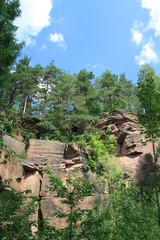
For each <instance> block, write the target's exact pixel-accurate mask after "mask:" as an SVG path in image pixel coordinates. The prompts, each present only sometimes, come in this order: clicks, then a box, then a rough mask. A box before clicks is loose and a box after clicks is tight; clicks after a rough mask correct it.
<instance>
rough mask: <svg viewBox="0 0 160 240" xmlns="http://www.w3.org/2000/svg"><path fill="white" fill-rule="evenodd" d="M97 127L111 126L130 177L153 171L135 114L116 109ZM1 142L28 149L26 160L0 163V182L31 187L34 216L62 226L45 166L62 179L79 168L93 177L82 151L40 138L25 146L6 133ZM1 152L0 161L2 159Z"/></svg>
mask: <svg viewBox="0 0 160 240" xmlns="http://www.w3.org/2000/svg"><path fill="white" fill-rule="evenodd" d="M96 127H97V128H99V129H101V130H104V131H106V130H108V129H110V132H111V134H114V135H116V137H117V160H118V162H119V164H120V166H121V168H122V170H123V171H124V173H126V176H128V175H129V176H133V177H135V178H136V179H137V180H138V181H140V182H145V181H147V177H148V176H149V175H150V174H151V173H152V172H153V170H154V168H153V162H152V146H151V144H149V143H148V144H147V145H146V146H144V145H143V144H142V143H141V140H143V139H144V137H143V136H142V135H141V134H140V128H139V126H138V120H137V117H136V115H134V114H131V113H128V112H124V111H115V112H112V113H111V114H106V115H103V116H102V117H101V119H100V121H99V122H98V123H97V124H96ZM4 143H5V145H7V147H8V148H9V149H11V150H12V151H14V152H16V153H21V152H23V151H24V150H26V151H27V159H20V160H16V159H14V158H11V159H10V161H8V162H7V164H6V165H1V164H0V181H4V180H5V179H9V178H11V179H12V187H14V188H16V190H26V189H30V190H31V191H32V192H31V197H40V200H41V206H40V209H37V212H36V214H35V216H34V217H35V218H36V219H38V216H39V217H40V218H41V219H44V218H50V224H51V225H54V226H55V225H56V226H58V227H63V226H64V225H65V220H62V219H57V218H55V217H54V216H53V212H54V211H57V210H61V209H63V210H65V211H67V209H66V207H65V206H64V205H62V204H61V202H60V199H59V198H58V197H57V194H56V193H53V192H49V191H48V190H47V188H46V186H48V184H49V181H48V175H47V174H46V173H45V171H44V170H45V169H50V170H51V171H52V173H53V174H54V175H55V176H58V177H61V179H62V180H63V182H65V179H66V176H67V174H68V171H72V170H74V169H75V168H78V169H79V170H80V171H79V176H84V177H85V178H87V179H90V178H93V177H94V176H93V174H92V173H89V172H88V173H86V172H85V171H83V170H84V167H83V166H84V163H85V161H86V159H85V154H84V153H83V151H81V150H80V149H79V148H78V147H77V146H76V145H66V144H64V143H61V142H58V141H43V140H35V139H31V140H30V141H29V144H28V146H27V147H26V146H25V145H24V144H23V143H22V142H20V141H17V140H15V139H13V138H11V137H8V136H5V137H4ZM4 155H5V153H4V151H3V153H2V156H1V159H0V161H3V160H4ZM94 199H95V197H94V196H90V197H88V198H87V199H85V201H84V202H82V203H81V205H80V207H82V208H84V209H85V208H90V207H91V205H92V202H93V200H94Z"/></svg>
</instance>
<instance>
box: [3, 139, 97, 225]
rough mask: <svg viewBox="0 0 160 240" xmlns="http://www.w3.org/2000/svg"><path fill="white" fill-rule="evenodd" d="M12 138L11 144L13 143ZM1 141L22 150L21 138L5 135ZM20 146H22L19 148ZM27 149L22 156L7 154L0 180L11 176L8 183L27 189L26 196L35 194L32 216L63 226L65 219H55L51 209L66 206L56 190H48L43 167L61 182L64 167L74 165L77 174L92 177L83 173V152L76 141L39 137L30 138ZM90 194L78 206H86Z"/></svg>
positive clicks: (70, 168) (91, 199)
mask: <svg viewBox="0 0 160 240" xmlns="http://www.w3.org/2000/svg"><path fill="white" fill-rule="evenodd" d="M14 142H15V146H14ZM4 143H5V145H6V146H7V148H8V149H10V150H12V151H14V152H16V151H17V152H18V153H22V150H23V151H24V149H25V146H24V144H22V143H21V142H19V141H17V140H15V139H13V138H11V137H8V136H5V137H4ZM22 146H23V148H22ZM26 150H27V158H26V159H19V160H17V159H15V158H13V157H12V158H11V159H10V160H8V161H7V164H6V165H3V164H2V165H0V176H1V179H2V181H4V180H5V179H9V178H11V179H12V183H11V186H12V187H14V188H16V190H20V191H23V190H27V189H30V190H31V194H30V197H31V198H32V197H39V198H40V201H41V204H40V206H41V207H40V209H37V213H35V215H34V217H35V219H37V218H38V216H39V217H40V218H42V219H45V218H49V219H50V220H49V222H50V225H54V226H58V227H63V226H64V225H65V220H62V219H57V218H56V217H54V215H53V213H54V212H55V211H57V210H59V211H61V210H63V211H67V209H66V206H64V205H62V204H61V199H60V198H59V197H58V196H57V194H56V193H53V192H49V191H48V190H47V186H48V185H49V179H48V174H47V173H46V172H45V171H44V170H45V169H50V170H51V171H52V173H53V174H54V175H55V176H57V177H60V178H61V179H62V180H63V182H65V180H66V177H67V175H68V171H72V170H74V169H75V168H78V169H79V173H77V174H78V176H84V177H86V178H92V177H93V176H92V174H91V173H84V172H83V170H84V162H85V155H84V153H83V152H82V151H81V150H80V149H79V148H78V146H77V145H75V144H74V145H71V144H70V145H66V144H64V143H61V142H58V141H43V140H36V139H31V140H29V145H28V148H27V149H26ZM4 155H5V152H4V151H3V154H2V156H1V162H2V161H3V160H4V158H5V157H4ZM93 200H94V197H93V196H90V197H88V198H87V199H85V201H83V202H82V203H81V207H82V208H84V209H85V208H90V207H91V203H92V202H93Z"/></svg>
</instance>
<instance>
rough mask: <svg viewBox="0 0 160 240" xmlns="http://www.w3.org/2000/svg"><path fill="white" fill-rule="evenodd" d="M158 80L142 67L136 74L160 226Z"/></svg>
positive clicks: (148, 68)
mask: <svg viewBox="0 0 160 240" xmlns="http://www.w3.org/2000/svg"><path fill="white" fill-rule="evenodd" d="M159 86H160V79H159V78H158V77H157V76H156V74H155V72H154V69H153V68H151V67H150V66H149V65H144V66H143V67H142V68H141V70H140V71H139V73H138V98H139V101H140V106H141V111H142V113H143V115H140V116H139V120H140V123H141V124H142V125H143V126H144V130H143V131H144V133H145V136H146V139H147V140H148V141H150V142H151V143H152V148H153V161H154V166H155V171H154V186H155V194H156V199H157V208H158V222H159V226H160V203H159V186H158V181H159V180H158V173H157V144H156V143H157V142H158V138H159V137H160V132H159V129H160V104H159V103H160V87H159Z"/></svg>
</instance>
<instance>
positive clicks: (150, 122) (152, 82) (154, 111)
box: [138, 65, 160, 140]
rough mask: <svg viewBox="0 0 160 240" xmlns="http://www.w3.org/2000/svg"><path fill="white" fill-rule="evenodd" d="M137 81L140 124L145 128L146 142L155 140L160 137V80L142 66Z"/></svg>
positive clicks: (148, 67)
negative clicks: (140, 112)
mask: <svg viewBox="0 0 160 240" xmlns="http://www.w3.org/2000/svg"><path fill="white" fill-rule="evenodd" d="M138 76H139V79H138V98H139V101H140V106H141V109H142V111H143V115H142V116H141V115H139V120H140V123H141V124H142V125H143V126H144V127H145V128H144V129H143V130H144V133H145V134H146V138H147V139H148V140H154V139H155V140H157V138H158V137H159V136H160V133H159V127H160V116H159V113H160V104H159V102H160V79H159V78H158V77H157V76H156V74H155V72H154V70H153V68H151V67H150V66H148V65H144V66H143V67H142V69H141V70H140V72H139V74H138Z"/></svg>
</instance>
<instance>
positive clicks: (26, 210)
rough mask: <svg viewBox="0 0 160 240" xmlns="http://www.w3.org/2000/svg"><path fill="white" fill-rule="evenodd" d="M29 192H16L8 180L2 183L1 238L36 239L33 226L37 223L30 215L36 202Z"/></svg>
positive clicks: (0, 205) (0, 192) (0, 189)
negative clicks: (32, 230)
mask: <svg viewBox="0 0 160 240" xmlns="http://www.w3.org/2000/svg"><path fill="white" fill-rule="evenodd" d="M28 193H30V191H25V192H16V191H15V190H14V189H13V188H11V186H10V181H7V180H6V181H5V182H4V183H3V184H2V183H1V184H0V239H2V240H11V239H13V240H14V239H15V240H21V239H34V236H33V235H32V232H31V226H34V225H35V223H34V222H33V221H31V220H30V216H31V214H33V213H34V209H35V202H34V200H31V199H28V197H27V195H28Z"/></svg>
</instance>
